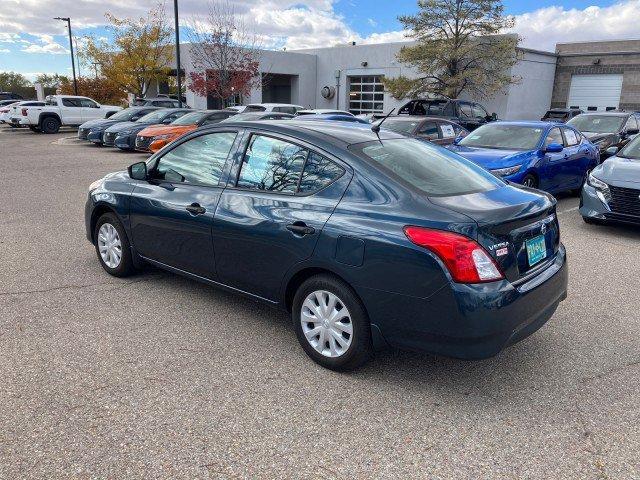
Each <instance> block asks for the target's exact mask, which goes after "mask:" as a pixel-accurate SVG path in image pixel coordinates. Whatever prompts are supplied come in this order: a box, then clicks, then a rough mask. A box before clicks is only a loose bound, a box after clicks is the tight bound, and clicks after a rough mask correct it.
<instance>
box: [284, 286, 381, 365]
mask: <svg viewBox="0 0 640 480" xmlns="http://www.w3.org/2000/svg"><path fill="white" fill-rule="evenodd" d="M292 318H293V324H294V328H295V331H296V335H297V337H298V341H299V342H300V345H302V348H303V349H304V351H305V353H306V354H307V355H309V357H311V359H312V360H313V361H315V362H316V363H318V364H319V365H321V366H323V367H325V368H329V369H331V370H338V371H346V370H352V369H354V368H356V367H358V366H360V365H362V364H363V363H364V362H366V361H367V360H368V359H369V358H371V356H372V351H373V347H372V342H371V326H370V324H369V319H368V317H367V313H366V311H365V309H364V307H363V306H362V302H361V301H360V299H359V298H358V296H357V294H356V293H355V292H354V291H353V289H352V288H351V287H349V285H347V284H346V283H344V282H343V281H342V280H339V279H338V278H335V277H333V276H330V275H317V276H314V277H311V278H309V279H308V280H306V281H305V282H304V283H303V284H302V285H301V286H300V288H298V291H297V292H296V294H295V297H294V299H293V306H292Z"/></svg>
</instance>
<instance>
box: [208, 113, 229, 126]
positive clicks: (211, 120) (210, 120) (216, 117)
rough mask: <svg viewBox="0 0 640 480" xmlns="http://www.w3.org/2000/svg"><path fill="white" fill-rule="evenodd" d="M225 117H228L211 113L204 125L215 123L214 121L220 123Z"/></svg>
mask: <svg viewBox="0 0 640 480" xmlns="http://www.w3.org/2000/svg"><path fill="white" fill-rule="evenodd" d="M223 118H227V117H226V116H225V115H211V116H210V117H208V118H207V119H206V120H205V121H204V122H202V125H213V124H214V123H219V122H220V120H222V119H223Z"/></svg>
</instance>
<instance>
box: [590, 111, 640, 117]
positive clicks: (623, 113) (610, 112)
mask: <svg viewBox="0 0 640 480" xmlns="http://www.w3.org/2000/svg"><path fill="white" fill-rule="evenodd" d="M580 115H609V116H611V117H626V116H628V115H633V112H620V111H617V112H616V111H612V110H610V111H608V112H584V113H581V114H580Z"/></svg>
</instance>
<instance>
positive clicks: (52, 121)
mask: <svg viewBox="0 0 640 480" xmlns="http://www.w3.org/2000/svg"><path fill="white" fill-rule="evenodd" d="M40 130H42V133H47V134H52V133H58V131H59V130H60V120H58V119H57V118H56V117H46V118H44V119H42V121H41V122H40Z"/></svg>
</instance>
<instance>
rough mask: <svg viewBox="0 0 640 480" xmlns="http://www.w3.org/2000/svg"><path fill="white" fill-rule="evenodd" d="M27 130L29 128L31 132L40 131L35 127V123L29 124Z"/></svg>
mask: <svg viewBox="0 0 640 480" xmlns="http://www.w3.org/2000/svg"><path fill="white" fill-rule="evenodd" d="M29 130H31V131H32V132H36V133H40V127H37V126H35V125H29Z"/></svg>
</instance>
